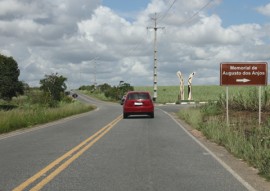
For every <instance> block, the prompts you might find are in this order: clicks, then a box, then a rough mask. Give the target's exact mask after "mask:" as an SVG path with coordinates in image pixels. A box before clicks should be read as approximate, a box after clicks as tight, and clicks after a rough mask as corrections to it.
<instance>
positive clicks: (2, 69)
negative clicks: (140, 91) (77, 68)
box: [0, 54, 134, 106]
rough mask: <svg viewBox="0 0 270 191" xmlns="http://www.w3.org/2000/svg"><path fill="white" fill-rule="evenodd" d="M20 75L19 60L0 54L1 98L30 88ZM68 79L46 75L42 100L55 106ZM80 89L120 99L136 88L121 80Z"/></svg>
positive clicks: (21, 92) (12, 95) (65, 87)
mask: <svg viewBox="0 0 270 191" xmlns="http://www.w3.org/2000/svg"><path fill="white" fill-rule="evenodd" d="M19 75H20V70H19V68H18V64H17V62H16V61H15V60H14V59H13V58H12V57H7V56H4V55H1V54H0V99H3V100H6V101H10V100H11V99H12V97H16V96H18V95H23V94H24V91H25V90H27V89H29V88H30V87H29V86H28V85H27V84H26V83H23V82H22V81H20V80H19ZM66 80H67V78H65V77H64V76H61V75H58V73H55V74H54V73H53V74H51V75H45V78H44V79H41V80H40V85H41V86H40V90H41V91H42V92H43V93H42V95H41V96H38V97H40V100H43V102H44V101H45V102H46V103H48V104H49V106H54V105H55V104H56V103H57V102H59V101H60V100H62V99H63V98H64V96H65V94H64V92H65V90H66V89H67V86H66V83H65V82H66ZM79 89H80V90H88V91H92V92H93V91H95V92H98V93H104V95H105V96H106V97H107V98H110V99H112V100H119V99H121V98H122V96H123V95H124V94H125V93H126V92H128V91H132V90H134V87H132V86H131V85H130V84H129V83H124V82H123V81H120V83H119V85H118V86H110V85H109V84H107V83H104V84H102V85H98V86H94V85H92V86H81V87H80V88H79Z"/></svg>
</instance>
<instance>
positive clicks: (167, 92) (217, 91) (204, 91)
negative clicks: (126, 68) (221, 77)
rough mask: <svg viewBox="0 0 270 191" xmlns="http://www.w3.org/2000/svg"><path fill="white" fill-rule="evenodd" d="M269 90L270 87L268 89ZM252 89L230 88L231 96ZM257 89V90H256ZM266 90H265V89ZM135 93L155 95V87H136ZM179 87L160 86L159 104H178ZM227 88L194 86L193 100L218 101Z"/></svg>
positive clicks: (244, 87) (186, 96)
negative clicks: (144, 92) (141, 92)
mask: <svg viewBox="0 0 270 191" xmlns="http://www.w3.org/2000/svg"><path fill="white" fill-rule="evenodd" d="M266 88H268V87H266ZM250 89H254V87H250V86H240V87H239V86H238V87H237V86H230V87H229V96H230V97H233V96H237V95H238V94H239V93H244V94H245V92H249V91H250ZM256 89H257V88H256ZM263 89H265V88H263ZM134 90H135V91H149V92H150V93H151V94H152V95H153V87H151V86H148V87H143V86H136V87H134ZM179 91H180V89H179V86H158V91H157V95H158V96H157V102H158V103H176V102H177V100H178V95H179ZM187 91H188V88H187V86H185V100H187V98H188V92H187ZM225 94H226V87H225V86H218V85H212V86H192V98H193V100H194V101H195V102H203V101H217V100H218V99H219V97H220V96H222V95H223V96H225Z"/></svg>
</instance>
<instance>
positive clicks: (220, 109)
mask: <svg viewBox="0 0 270 191" xmlns="http://www.w3.org/2000/svg"><path fill="white" fill-rule="evenodd" d="M245 89H246V91H242V92H241V91H238V92H237V93H235V92H234V94H233V95H232V96H230V97H229V109H230V110H229V111H230V112H229V119H230V123H229V125H227V123H226V109H225V108H226V102H225V96H224V94H220V95H219V96H218V99H217V101H215V102H214V101H210V102H209V103H208V104H205V105H203V106H197V107H194V108H188V109H183V110H180V111H179V113H178V116H179V117H180V118H181V119H182V120H184V121H185V122H187V123H188V124H190V125H191V126H192V127H193V128H196V129H197V130H199V131H201V132H202V133H203V134H204V136H206V137H207V138H208V139H210V140H211V141H213V142H216V143H217V144H219V145H222V146H224V147H225V148H226V149H227V150H228V151H229V152H231V153H232V154H233V155H235V156H236V157H238V158H241V159H243V160H245V161H246V162H248V163H249V164H250V165H251V166H253V167H255V168H257V169H258V170H259V174H260V175H262V176H263V177H265V178H266V179H267V180H268V181H269V180H270V118H269V114H270V99H269V94H270V90H269V88H268V87H266V88H264V90H263V92H264V93H263V95H262V123H261V124H260V125H259V124H258V108H259V106H258V105H259V98H258V91H257V90H258V89H257V88H255V87H246V88H245Z"/></svg>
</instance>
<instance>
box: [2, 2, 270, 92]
mask: <svg viewBox="0 0 270 191" xmlns="http://www.w3.org/2000/svg"><path fill="white" fill-rule="evenodd" d="M172 2H173V1H165V0H152V2H151V3H149V5H148V6H147V7H146V8H145V10H142V11H141V12H138V13H137V15H136V16H135V17H134V15H132V18H133V19H134V20H132V21H130V20H127V19H125V18H123V17H122V16H121V15H119V14H117V13H116V12H115V11H114V10H111V9H110V8H108V7H105V6H102V5H100V0H91V1H89V0H77V1H74V0H46V1H45V0H39V1H35V0H25V1H23V2H22V1H19V0H2V1H0V41H1V45H0V53H2V54H5V55H11V56H13V57H14V58H15V59H16V60H17V62H18V64H19V67H20V68H21V76H20V79H21V80H24V81H25V82H27V83H29V84H30V85H39V80H40V79H41V78H43V77H44V75H45V74H50V73H55V72H58V73H59V74H62V75H64V76H66V77H68V82H69V85H70V86H72V88H74V87H78V86H80V85H87V84H93V83H94V73H95V72H96V79H97V83H98V84H100V83H110V84H112V85H117V84H118V83H119V81H120V80H124V81H125V82H128V83H131V84H132V85H149V86H151V85H152V83H153V82H152V80H153V52H154V51H153V38H154V36H153V34H154V31H153V30H147V29H146V28H147V27H153V26H154V22H153V20H152V19H151V17H152V18H153V16H154V13H155V12H157V13H158V14H157V16H158V18H159V19H158V22H157V24H158V27H165V29H164V30H161V29H159V30H158V31H157V35H158V38H157V46H158V52H157V56H158V80H159V81H158V85H175V84H178V78H177V76H176V72H177V71H178V70H181V72H182V73H183V74H184V75H185V76H188V75H189V74H190V73H191V72H194V71H196V72H197V73H196V76H195V78H194V79H193V84H219V81H218V80H219V63H220V62H223V61H250V60H269V59H270V52H269V51H268V50H269V48H270V47H269V45H267V44H268V43H269V38H270V36H269V34H270V27H269V25H260V24H256V23H252V24H251V23H246V24H242V25H231V26H228V27H224V26H223V19H222V18H221V16H220V15H218V14H217V13H215V14H210V13H209V12H207V8H208V7H207V8H205V9H203V10H201V11H200V12H198V10H200V9H201V8H202V7H203V6H205V5H206V4H207V3H208V2H209V1H208V0H190V1H186V0H178V1H176V2H175V4H174V5H173V7H171V9H170V10H169V11H167V10H168V8H169V7H170V5H171V4H170V3H172ZM220 3H221V1H220V0H217V1H213V3H211V5H209V7H210V8H212V7H213V6H219V4H220ZM268 7H269V5H267V6H265V7H261V8H260V9H258V11H260V12H261V13H263V10H267V9H268ZM160 12H162V13H160ZM266 12H267V11H266ZM268 12H270V11H268ZM131 14H134V12H133V13H131ZM127 17H128V16H127ZM93 59H94V60H93ZM95 66H96V70H95Z"/></svg>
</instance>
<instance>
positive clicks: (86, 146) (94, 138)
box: [13, 115, 122, 191]
mask: <svg viewBox="0 0 270 191" xmlns="http://www.w3.org/2000/svg"><path fill="white" fill-rule="evenodd" d="M121 119H122V115H120V116H119V117H117V118H116V119H114V120H113V121H112V122H110V123H109V124H108V125H106V126H104V127H103V128H102V129H100V130H99V131H98V132H96V133H95V134H94V135H92V136H91V137H89V138H88V139H86V140H85V141H83V142H82V143H80V144H79V145H77V146H76V147H74V148H73V149H71V150H70V151H68V152H67V153H66V154H64V155H63V156H61V157H59V158H58V159H56V160H55V161H53V162H52V163H50V164H49V165H48V166H46V167H45V168H44V169H42V170H41V171H39V172H38V173H36V174H35V175H34V176H32V177H31V178H29V179H28V180H26V181H25V182H23V183H22V184H20V185H19V186H18V187H16V188H14V189H13V191H21V190H23V189H25V188H26V187H28V186H29V185H30V184H32V183H33V182H35V181H36V180H37V179H39V178H40V177H42V176H43V175H44V174H46V172H48V171H49V170H51V169H52V168H54V167H55V166H56V165H58V164H59V163H61V162H62V161H63V160H65V159H66V158H68V157H70V156H72V155H73V154H74V153H75V152H77V151H78V152H77V153H76V154H74V155H73V156H72V157H71V158H69V159H68V160H67V161H66V162H64V163H63V164H62V165H61V166H59V167H58V168H57V169H56V170H54V171H53V172H52V173H51V174H49V175H48V176H47V177H46V178H44V179H43V180H42V181H41V182H40V183H38V184H37V185H36V186H35V187H33V188H32V189H31V191H35V190H40V189H41V188H42V187H44V186H45V185H46V184H47V183H48V182H50V181H51V180H52V179H53V178H54V177H55V176H57V175H58V174H59V173H60V172H62V171H63V170H64V169H66V168H67V167H68V166H69V165H70V164H71V163H72V162H73V161H74V160H76V159H77V158H78V157H79V156H81V155H82V154H83V153H84V152H85V151H86V150H88V149H89V148H90V147H92V146H93V145H94V144H95V143H96V142H97V141H98V140H99V139H100V138H101V137H103V136H104V135H105V134H106V133H108V132H109V131H110V130H111V129H112V128H113V127H114V126H115V125H116V124H117V123H118V122H119V121H120V120H121ZM90 141H91V142H90ZM89 142H90V143H89Z"/></svg>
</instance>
